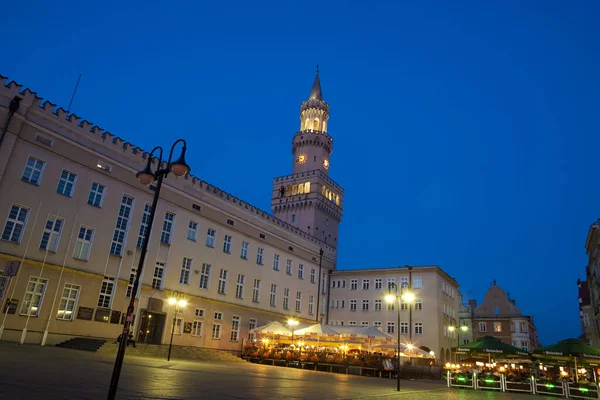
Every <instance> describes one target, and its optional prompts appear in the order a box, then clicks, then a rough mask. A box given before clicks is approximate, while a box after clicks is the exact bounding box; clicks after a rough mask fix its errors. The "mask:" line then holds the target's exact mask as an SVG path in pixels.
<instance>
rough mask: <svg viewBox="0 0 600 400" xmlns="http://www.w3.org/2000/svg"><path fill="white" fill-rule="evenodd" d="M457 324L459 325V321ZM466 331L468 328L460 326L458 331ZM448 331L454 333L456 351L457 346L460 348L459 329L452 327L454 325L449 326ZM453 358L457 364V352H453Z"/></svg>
mask: <svg viewBox="0 0 600 400" xmlns="http://www.w3.org/2000/svg"><path fill="white" fill-rule="evenodd" d="M458 324H459V325H460V320H459V321H458ZM468 329H469V327H467V326H466V325H461V326H460V330H461V331H463V332H466V331H467V330H468ZM448 331H450V332H454V331H456V347H457V350H458V346H460V332H459V328H458V327H456V326H454V325H450V326H449V327H448ZM454 357H455V358H456V362H457V363H458V352H457V351H455V352H454Z"/></svg>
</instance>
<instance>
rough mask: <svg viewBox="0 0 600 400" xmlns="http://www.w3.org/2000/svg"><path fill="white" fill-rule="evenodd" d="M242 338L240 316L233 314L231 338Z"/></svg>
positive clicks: (233, 340)
mask: <svg viewBox="0 0 600 400" xmlns="http://www.w3.org/2000/svg"><path fill="white" fill-rule="evenodd" d="M239 338H240V317H238V316H233V317H232V319H231V336H230V338H229V340H231V341H232V342H237V341H238V340H239Z"/></svg>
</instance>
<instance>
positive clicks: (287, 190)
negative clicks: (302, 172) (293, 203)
mask: <svg viewBox="0 0 600 400" xmlns="http://www.w3.org/2000/svg"><path fill="white" fill-rule="evenodd" d="M290 194H292V187H291V186H290V185H287V186H286V187H285V195H286V196H289V195H290Z"/></svg>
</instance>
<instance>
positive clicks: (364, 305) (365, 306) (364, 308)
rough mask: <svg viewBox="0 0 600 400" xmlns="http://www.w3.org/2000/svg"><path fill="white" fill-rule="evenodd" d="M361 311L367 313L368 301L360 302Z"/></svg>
mask: <svg viewBox="0 0 600 400" xmlns="http://www.w3.org/2000/svg"><path fill="white" fill-rule="evenodd" d="M362 310H363V311H369V300H363V301H362Z"/></svg>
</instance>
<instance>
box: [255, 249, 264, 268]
mask: <svg viewBox="0 0 600 400" xmlns="http://www.w3.org/2000/svg"><path fill="white" fill-rule="evenodd" d="M263 254H264V249H263V248H262V247H259V248H257V249H256V263H257V264H258V265H263Z"/></svg>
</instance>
